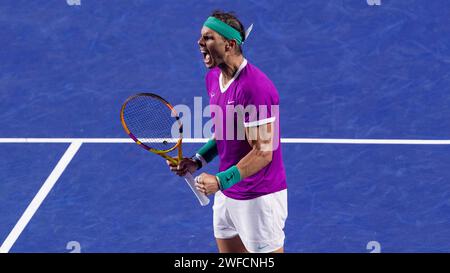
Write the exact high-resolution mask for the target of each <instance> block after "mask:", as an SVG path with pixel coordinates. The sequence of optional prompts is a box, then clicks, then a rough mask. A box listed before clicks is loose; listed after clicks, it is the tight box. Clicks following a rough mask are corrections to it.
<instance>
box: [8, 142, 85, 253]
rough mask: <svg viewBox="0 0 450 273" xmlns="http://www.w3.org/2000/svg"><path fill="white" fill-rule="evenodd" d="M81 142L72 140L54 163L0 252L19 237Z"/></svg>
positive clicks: (10, 245) (9, 247) (9, 246)
mask: <svg viewBox="0 0 450 273" xmlns="http://www.w3.org/2000/svg"><path fill="white" fill-rule="evenodd" d="M81 144H82V142H80V141H74V142H72V144H70V146H69V148H67V150H66V152H65V153H64V155H63V156H62V157H61V159H60V160H59V162H58V164H56V167H55V168H54V169H53V171H52V173H51V174H50V175H49V177H48V178H47V180H45V182H44V184H43V185H42V187H41V188H40V190H39V192H38V193H37V194H36V196H35V197H34V198H33V200H32V201H31V203H30V204H29V205H28V207H27V209H26V210H25V212H24V213H23V214H22V216H21V217H20V219H19V221H18V222H17V223H16V225H15V226H14V228H13V229H12V230H11V232H10V233H9V235H8V237H6V239H5V241H4V242H3V244H2V246H1V247H0V253H8V252H9V250H10V249H11V247H12V246H13V245H14V243H15V242H16V240H17V238H19V236H20V234H21V233H22V231H23V230H24V229H25V227H26V226H27V224H28V222H30V220H31V218H32V217H33V215H34V214H35V213H36V211H37V210H38V208H39V207H40V205H41V204H42V202H43V201H44V199H45V198H46V197H47V195H48V193H49V192H50V190H51V189H52V188H53V186H54V185H55V184H56V181H58V179H59V177H60V176H61V174H62V173H63V172H64V170H65V169H66V167H67V165H69V163H70V161H71V160H72V158H73V157H74V156H75V154H76V153H77V151H78V149H79V148H80V147H81Z"/></svg>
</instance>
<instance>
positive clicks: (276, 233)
mask: <svg viewBox="0 0 450 273" xmlns="http://www.w3.org/2000/svg"><path fill="white" fill-rule="evenodd" d="M213 211H214V213H213V214H214V216H213V223H214V236H215V237H216V238H218V239H229V238H232V237H235V236H237V235H239V237H240V238H241V240H242V242H243V243H244V246H245V248H246V249H247V250H248V251H249V252H256V253H268V252H273V251H275V250H277V249H279V248H281V247H283V245H284V237H285V236H284V231H283V229H284V223H285V221H286V218H287V214H288V211H287V190H286V189H285V190H282V191H279V192H274V193H271V194H267V195H263V196H260V197H257V198H254V199H250V200H236V199H232V198H229V197H227V196H225V195H224V194H223V193H222V192H221V191H218V192H216V194H215V196H214V206H213Z"/></svg>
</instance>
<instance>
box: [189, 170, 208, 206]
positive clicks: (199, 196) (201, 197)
mask: <svg viewBox="0 0 450 273" xmlns="http://www.w3.org/2000/svg"><path fill="white" fill-rule="evenodd" d="M184 180H186V182H187V183H188V185H189V187H190V188H191V190H192V191H193V192H194V194H195V196H197V199H198V201H199V202H200V204H201V205H202V206H206V205H208V204H209V198H208V197H207V196H206V195H204V194H203V193H201V192H199V191H198V190H197V188H196V187H195V180H194V177H193V176H192V174H191V173H190V172H187V173H186V174H185V175H184Z"/></svg>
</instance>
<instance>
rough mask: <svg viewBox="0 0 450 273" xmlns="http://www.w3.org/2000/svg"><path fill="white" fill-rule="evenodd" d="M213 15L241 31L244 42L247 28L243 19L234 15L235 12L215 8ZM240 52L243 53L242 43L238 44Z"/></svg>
mask: <svg viewBox="0 0 450 273" xmlns="http://www.w3.org/2000/svg"><path fill="white" fill-rule="evenodd" d="M211 16H213V17H216V18H217V19H219V20H220V21H222V22H224V23H226V24H227V25H229V26H230V27H232V28H234V29H235V30H237V31H239V33H240V34H241V38H242V42H244V40H245V30H244V25H242V23H241V21H239V19H238V18H237V17H236V16H235V15H234V12H223V11H220V10H215V11H213V13H212V14H211ZM237 48H238V52H239V53H241V54H242V48H241V46H240V45H238V47H237Z"/></svg>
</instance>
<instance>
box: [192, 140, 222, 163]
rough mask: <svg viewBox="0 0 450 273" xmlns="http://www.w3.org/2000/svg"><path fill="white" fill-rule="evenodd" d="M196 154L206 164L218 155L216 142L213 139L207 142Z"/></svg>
mask: <svg viewBox="0 0 450 273" xmlns="http://www.w3.org/2000/svg"><path fill="white" fill-rule="evenodd" d="M197 154H199V155H201V156H202V157H203V158H204V159H205V161H206V162H208V163H209V162H211V161H212V160H213V159H214V157H216V156H217V155H218V151H217V145H216V140H215V139H213V138H212V139H210V140H208V142H207V143H206V144H205V145H203V147H201V148H200V150H198V152H197Z"/></svg>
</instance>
